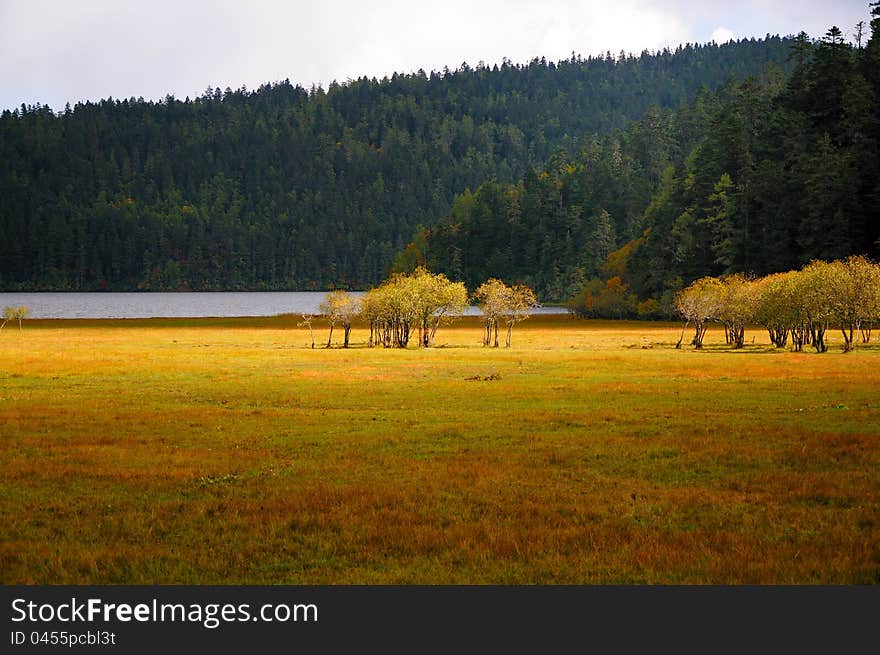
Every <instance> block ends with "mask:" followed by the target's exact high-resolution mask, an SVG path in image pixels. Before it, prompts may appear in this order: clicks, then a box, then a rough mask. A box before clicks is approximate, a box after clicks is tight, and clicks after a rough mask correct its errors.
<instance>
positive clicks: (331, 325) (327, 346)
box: [324, 323, 333, 348]
mask: <svg viewBox="0 0 880 655" xmlns="http://www.w3.org/2000/svg"><path fill="white" fill-rule="evenodd" d="M332 340H333V323H331V324H330V336H328V337H327V345H326V346H324V347H325V348H329V347H330V342H331V341H332Z"/></svg>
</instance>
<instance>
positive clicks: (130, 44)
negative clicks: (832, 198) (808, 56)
mask: <svg viewBox="0 0 880 655" xmlns="http://www.w3.org/2000/svg"><path fill="white" fill-rule="evenodd" d="M867 19H868V0H835V1H833V2H828V1H826V2H820V1H817V0H798V1H796V2H790V1H789V2H772V1H770V0H739V1H737V2H731V1H730V0H724V1H720V0H710V1H707V2H704V1H701V0H668V1H663V0H548V1H546V2H544V1H541V2H539V1H538V0H445V1H444V2H419V1H418V0H387V1H383V2H371V1H369V0H359V1H358V0H335V1H334V0H330V1H325V2H321V1H320V0H318V1H316V0H310V1H309V2H300V1H298V0H289V1H284V0H249V1H248V2H244V1H241V2H239V1H233V0H150V1H149V2H144V1H142V0H0V109H6V108H14V107H17V106H19V105H20V104H21V103H22V102H24V103H27V104H35V103H40V104H48V105H49V106H51V107H52V108H53V109H62V108H63V107H64V104H65V103H66V102H70V103H71V104H75V103H76V102H77V101H79V100H97V99H101V98H106V97H108V96H112V97H114V98H128V97H132V96H134V97H139V96H143V97H144V98H147V99H158V98H163V97H164V96H165V95H166V94H168V93H172V94H174V95H175V96H176V97H178V98H181V99H182V98H184V97H185V96H190V97H194V96H196V95H199V94H201V92H202V91H204V90H205V88H206V87H208V86H209V85H210V86H214V87H216V86H220V87H222V88H225V87H227V86H229V87H232V88H238V87H240V86H241V85H243V84H244V85H247V87H248V88H251V89H253V88H256V87H257V86H259V85H260V84H261V83H263V82H274V81H279V80H283V79H285V78H289V79H290V81H291V82H293V83H300V84H302V85H303V86H310V85H311V84H312V83H318V84H322V85H324V86H326V85H327V84H328V83H329V82H331V81H332V80H334V79H335V80H338V81H340V82H341V81H344V80H346V79H348V78H356V77H359V76H361V75H368V76H370V77H372V76H376V77H382V76H383V75H385V74H391V73H392V72H394V71H399V72H412V71H416V70H418V69H419V68H422V69H424V70H426V71H431V70H441V69H442V68H443V67H444V66H449V67H450V68H452V69H454V68H457V67H458V66H459V65H460V64H461V63H462V62H463V61H467V62H468V64H470V65H471V66H474V65H476V64H477V62H479V61H480V60H482V61H484V62H486V63H487V64H488V65H492V64H494V63H500V62H501V60H502V58H503V57H507V58H508V59H510V60H512V61H514V62H528V61H529V60H531V59H532V58H534V57H540V56H545V57H547V58H548V59H549V60H558V59H564V58H567V57H568V56H569V55H570V54H571V53H572V52H576V53H579V54H581V55H584V56H586V55H591V54H599V53H603V52H605V51H606V50H610V51H611V52H612V53H614V54H617V53H618V52H619V51H620V50H625V51H627V52H633V53H639V52H641V51H642V50H644V49H646V48H647V49H649V50H655V49H660V48H663V47H665V46H669V47H671V48H674V47H676V46H677V45H679V44H681V43H687V42H699V43H704V42H707V41H710V40H712V39H713V38H714V39H715V40H716V41H717V42H719V43H720V42H722V41H726V40H728V39H729V38H743V37H752V36H754V37H763V36H764V35H765V34H767V33H770V34H780V35H782V36H785V35H787V34H794V33H796V32H798V31H800V30H802V29H803V30H806V31H807V32H808V33H809V34H810V35H811V36H814V37H818V36H821V35H822V34H824V32H825V31H826V30H827V29H828V27H830V26H831V25H835V24H836V25H839V26H840V27H841V29H843V31H844V33H845V34H847V35H848V36H849V35H851V34H852V32H853V29H854V26H855V24H856V23H857V22H858V21H860V20H866V21H867Z"/></svg>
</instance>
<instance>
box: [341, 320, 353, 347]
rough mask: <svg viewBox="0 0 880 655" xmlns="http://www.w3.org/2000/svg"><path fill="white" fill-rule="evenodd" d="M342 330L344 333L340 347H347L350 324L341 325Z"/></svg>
mask: <svg viewBox="0 0 880 655" xmlns="http://www.w3.org/2000/svg"><path fill="white" fill-rule="evenodd" d="M342 331H343V334H344V339H343V343H342V347H343V348H348V337H349V335H350V334H351V324H350V323H349V324H348V325H343V326H342Z"/></svg>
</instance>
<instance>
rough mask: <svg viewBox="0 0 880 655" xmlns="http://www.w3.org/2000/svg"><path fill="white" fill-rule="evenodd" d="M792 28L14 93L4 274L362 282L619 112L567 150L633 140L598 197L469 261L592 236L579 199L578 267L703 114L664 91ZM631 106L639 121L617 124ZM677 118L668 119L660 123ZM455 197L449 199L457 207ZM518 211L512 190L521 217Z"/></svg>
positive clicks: (152, 280)
mask: <svg viewBox="0 0 880 655" xmlns="http://www.w3.org/2000/svg"><path fill="white" fill-rule="evenodd" d="M789 50H790V43H789V42H787V41H785V40H783V39H780V38H778V37H773V38H770V37H768V38H767V39H764V40H749V41H745V40H744V41H741V42H739V43H730V44H727V45H722V46H717V45H715V44H711V45H706V46H686V47H682V48H679V49H678V50H676V51H675V52H669V51H663V52H660V53H656V54H649V53H647V52H646V53H643V54H642V55H640V56H631V55H621V56H619V57H616V58H615V57H612V56H611V55H610V54H609V55H607V56H606V57H600V58H588V59H581V58H580V57H572V59H569V60H566V61H561V62H557V63H553V62H546V61H544V60H534V61H532V62H530V63H529V64H527V65H514V64H511V63H509V62H504V64H503V65H501V66H493V67H491V68H489V67H486V66H483V65H480V66H478V67H477V68H471V67H469V66H467V65H464V64H463V65H461V66H460V67H459V68H458V69H457V70H456V71H448V70H445V71H442V72H432V73H431V74H425V73H423V72H421V71H420V72H419V73H417V74H411V75H394V76H393V77H391V78H386V79H383V80H375V79H372V80H370V79H366V78H362V79H358V80H354V81H350V82H347V83H344V84H332V85H330V87H329V88H327V89H326V90H324V89H321V88H314V89H311V90H306V89H303V88H301V87H298V86H294V85H292V84H290V83H289V82H282V83H278V84H271V85H265V86H262V87H261V88H259V89H258V90H256V91H247V90H246V89H239V90H236V91H232V90H230V89H227V90H226V91H221V90H219V89H212V88H208V89H207V90H206V91H205V93H204V94H203V95H202V96H201V97H199V98H196V99H194V100H190V99H186V100H179V99H175V98H172V97H168V98H166V100H165V101H163V102H145V101H143V100H136V99H129V100H121V101H120V100H112V99H107V100H104V101H101V102H98V103H90V102H89V103H83V104H77V105H76V106H75V107H73V108H72V109H71V108H66V109H65V110H64V111H60V112H57V113H53V111H51V110H50V109H49V108H48V107H40V106H23V107H22V108H21V109H20V110H17V111H15V112H8V111H7V112H4V113H3V115H2V117H0V199H2V202H0V288H2V289H6V290H11V289H25V288H26V289H62V290H64V289H69V290H77V289H82V290H87V289H101V288H110V289H264V288H265V289H325V288H327V287H328V286H331V285H333V286H342V287H350V288H363V287H366V286H368V285H371V284H374V283H376V282H378V281H379V280H380V279H381V278H382V277H383V276H384V275H385V274H386V273H387V272H388V269H389V266H390V264H391V261H392V258H393V257H394V254H395V253H396V252H398V251H399V250H400V249H402V248H403V247H404V246H405V245H406V244H407V242H409V241H410V239H411V238H412V235H413V234H414V232H415V231H416V228H417V227H418V226H419V225H425V226H431V225H434V224H435V223H436V222H437V221H438V220H439V219H441V218H443V217H444V216H448V215H449V214H450V208H451V206H452V201H453V199H454V197H455V196H456V194H460V193H462V192H464V190H465V189H466V188H476V187H478V185H480V184H481V183H484V182H487V181H489V180H495V181H496V182H495V183H493V184H497V185H501V186H489V187H484V188H483V190H481V191H479V192H478V193H477V195H488V194H490V193H493V192H492V191H490V189H504V192H503V193H502V196H503V195H505V194H508V193H509V192H510V189H513V188H514V187H508V186H505V185H506V184H507V183H509V182H511V181H512V180H516V179H519V178H521V177H523V176H524V175H525V176H526V180H525V182H524V184H525V185H526V187H530V186H531V185H532V184H533V181H532V179H533V178H534V179H535V180H539V181H540V183H541V184H551V182H547V181H546V180H545V178H544V177H542V176H541V175H538V174H536V173H533V172H529V171H531V170H532V169H533V168H534V167H536V166H541V165H543V164H544V163H545V162H547V161H548V159H549V160H550V170H551V173H550V175H551V177H552V180H553V182H552V184H556V182H557V181H558V179H559V176H564V175H567V174H568V173H566V169H565V168H564V167H567V166H569V155H568V154H556V155H554V154H553V153H575V152H577V151H578V149H579V148H581V144H582V143H584V135H592V134H608V133H610V132H612V131H614V130H621V129H625V130H626V132H625V134H630V135H632V137H631V139H630V141H626V139H625V138H619V139H617V140H608V139H605V140H599V141H596V142H595V144H594V141H593V140H592V139H591V138H588V139H587V141H586V143H587V146H586V147H585V149H584V148H581V151H582V154H581V155H577V157H578V159H576V160H575V161H576V162H579V163H577V164H576V166H579V165H583V166H586V165H587V162H588V161H593V160H595V161H596V166H597V167H603V170H604V169H608V173H607V174H608V175H619V174H624V173H623V172H621V171H626V169H622V168H619V167H620V166H625V165H628V164H626V162H627V161H629V160H630V159H632V160H633V161H639V162H641V164H640V166H641V168H635V169H633V170H632V171H629V172H626V173H625V174H627V175H631V176H632V182H633V184H632V185H631V186H627V185H625V184H622V183H615V184H614V185H612V186H611V187H609V189H607V190H605V189H602V190H599V189H592V188H591V189H590V191H589V193H590V194H593V195H596V197H597V198H598V199H596V200H591V201H590V202H591V204H590V205H589V207H590V208H589V210H587V209H585V210H584V211H585V212H586V213H584V215H583V216H580V215H578V216H575V215H574V213H573V210H572V207H573V205H572V201H571V200H569V199H564V200H562V201H561V202H562V204H561V205H560V208H561V209H560V211H561V212H562V214H563V215H564V216H565V217H566V218H565V219H564V220H570V221H572V223H573V225H572V227H571V228H570V229H569V228H566V229H565V230H564V231H563V232H554V233H553V234H552V235H551V236H550V242H548V241H547V239H546V238H544V235H541V236H542V239H543V240H542V239H534V238H533V237H534V236H535V231H534V229H532V228H527V229H526V234H527V235H528V237H529V239H528V240H527V241H523V242H522V245H523V247H526V248H528V249H531V250H529V253H530V254H528V255H527V259H526V263H524V264H522V266H520V265H519V264H517V266H518V268H513V269H511V268H510V267H506V268H501V269H499V270H497V271H494V270H493V269H492V266H495V263H494V262H495V260H494V259H489V260H486V261H485V262H483V263H482V264H480V265H483V264H485V266H486V270H493V272H494V273H495V274H496V275H504V274H509V273H511V272H516V273H517V274H520V273H522V274H523V275H525V274H529V275H532V276H538V275H544V272H543V271H545V269H546V270H550V271H555V269H554V267H561V269H566V268H567V267H568V266H569V264H570V263H571V262H572V261H575V259H574V258H576V257H583V256H585V255H583V252H585V251H584V250H583V248H585V247H587V245H588V244H589V243H591V242H590V240H589V239H588V237H589V235H590V234H592V232H593V231H595V225H593V223H594V222H591V218H590V217H591V216H592V215H593V214H592V212H593V207H594V206H595V208H596V210H597V211H598V208H600V207H601V208H602V209H605V210H606V211H607V212H608V214H609V215H610V218H609V219H605V218H603V219H602V221H601V224H602V225H603V228H602V229H603V230H606V232H608V234H606V233H605V232H603V233H602V234H603V239H604V240H602V241H601V244H600V245H590V246H589V248H592V250H590V253H591V254H590V258H591V259H590V260H589V261H588V262H586V263H585V266H586V267H587V269H589V271H590V272H592V270H593V269H594V268H595V266H593V264H590V262H594V261H599V260H600V259H602V257H603V256H604V254H605V250H608V249H612V248H614V247H616V246H617V245H619V244H620V243H622V242H624V241H626V240H627V239H629V238H631V237H633V236H638V234H640V233H641V232H640V231H641V230H642V227H643V226H642V224H641V220H642V219H641V214H642V210H643V209H644V205H645V204H646V202H647V199H648V198H649V196H650V194H651V193H652V192H653V191H654V190H655V189H656V188H657V185H658V184H659V183H660V182H661V179H666V178H663V175H664V168H665V166H666V164H667V163H668V162H673V161H678V160H680V159H681V157H682V156H683V153H686V152H688V151H689V149H690V140H691V139H690V137H689V136H688V135H689V134H690V133H691V131H692V130H693V129H696V128H697V127H699V128H701V129H702V127H703V126H704V122H705V120H706V117H705V116H703V114H702V113H701V111H699V110H688V111H689V112H690V113H692V114H694V120H697V121H698V122H699V121H702V122H699V125H697V126H691V125H687V124H686V123H685V122H683V119H680V118H678V119H674V120H673V119H672V117H671V114H670V113H669V111H668V110H670V109H677V108H678V107H680V106H681V105H683V104H686V103H689V102H691V101H693V100H694V98H695V97H697V94H698V92H699V90H700V89H701V88H703V87H707V88H713V89H714V88H716V87H718V86H719V85H720V84H722V83H724V82H726V81H727V80H729V79H730V78H736V79H745V78H746V77H747V76H750V75H756V74H760V73H762V72H763V71H764V70H766V68H767V66H768V65H769V64H776V65H777V66H781V67H785V66H786V65H787V64H786V55H787V53H788V51H789ZM846 52H847V56H849V55H850V54H851V53H849V51H848V50H846ZM700 97H701V98H703V102H705V101H708V100H707V99H709V98H710V96H708V95H707V94H706V93H703V94H702V95H701V96H700ZM655 107H656V108H657V109H652V108H655ZM649 110H650V112H649ZM646 112H649V113H648V115H647V117H646V118H644V119H643V120H642V122H641V123H640V124H639V126H637V127H632V126H631V127H626V126H627V124H628V121H630V120H632V119H640V118H641V117H643V116H645V114H646ZM685 115H687V112H685V114H682V116H685ZM676 121H677V122H676ZM673 125H675V126H676V129H678V130H680V131H681V133H682V134H681V135H680V137H677V136H676V135H674V134H671V133H670V132H669V130H670V129H671V126H673ZM838 136H839V135H832V141H831V142H830V146H829V147H830V148H832V149H834V148H837V147H838V145H839V144H838V142H837V141H835V139H836V138H838ZM847 138H849V137H847ZM658 139H659V140H658ZM618 141H619V142H620V149H619V152H618V149H617V145H616V144H617V143H618ZM837 152H838V151H837V150H831V151H829V153H830V154H829V155H828V156H834V155H835V153H837ZM590 158H592V159H590ZM590 165H592V164H590ZM615 167H618V168H615ZM730 172H731V174H736V173H737V172H738V171H736V170H732V171H730ZM603 174H604V173H603ZM713 174H714V173H713ZM597 179H599V178H597ZM677 179H678V178H677V177H675V178H673V180H666V182H665V184H666V185H667V186H668V185H670V184H673V181H674V180H677ZM737 183H741V182H740V181H739V180H737ZM563 195H564V194H563ZM600 196H601V197H600ZM591 197H592V196H591ZM467 202H469V201H467V200H466V199H464V200H461V199H460V200H458V201H457V203H456V210H455V211H456V212H458V213H459V214H460V213H461V212H462V211H464V210H463V209H462V207H463V206H464V205H466V204H467ZM553 202H556V200H555V199H554V200H553ZM475 206H476V205H475ZM584 207H586V205H584ZM532 211H533V210H532V208H531V207H530V206H529V205H528V202H527V201H526V200H525V199H524V200H523V203H522V209H521V212H522V222H521V223H520V224H528V223H529V222H530V221H531V217H532V213H530V212H532ZM456 215H457V214H456ZM596 215H597V216H604V214H603V213H602V212H599V213H597V214H596ZM511 220H512V223H511V224H514V223H516V217H511ZM553 220H554V221H555V220H556V219H553ZM577 221H581V224H580V227H578V226H577V225H576V224H577ZM553 225H555V223H554V224H553ZM606 228H607V229H606ZM535 229H537V228H535ZM541 229H543V228H541ZM548 229H549V228H548ZM519 235H520V233H519V232H516V235H515V236H513V237H510V238H516V239H519V238H520V236H519ZM496 236H497V237H498V238H499V239H501V236H502V235H496ZM492 238H495V237H494V236H493V237H492ZM504 238H507V239H508V240H507V242H506V243H510V238H508V237H504ZM545 242H546V243H545ZM551 242H552V243H551ZM477 243H478V241H477V240H475V241H474V242H473V244H471V245H468V246H466V247H476V245H475V244H477ZM481 247H482V246H481ZM656 250H657V252H661V251H662V247H659V248H657V249H656ZM532 251H534V252H532ZM490 264H491V266H490ZM532 264H534V265H535V266H538V267H540V269H538V268H535V269H530V268H528V267H530V266H532ZM461 265H462V266H464V267H465V268H466V269H467V270H468V271H471V270H472V269H473V268H474V267H475V266H477V264H476V263H475V262H473V261H470V260H468V261H466V262H464V263H462V264H461ZM499 266H500V264H499ZM523 267H525V268H523ZM527 269H528V270H527ZM539 270H540V271H542V272H540V273H539ZM585 270H586V269H585ZM553 276H554V277H553V279H554V280H556V278H557V277H559V279H568V278H567V277H566V276H569V274H568V273H567V272H566V271H565V270H560V271H559V273H558V275H557V273H556V272H554V273H553ZM569 277H570V276H569ZM536 279H537V278H536ZM644 284H645V288H646V289H648V288H650V289H651V290H653V289H654V287H651V285H650V283H649V282H647V281H646V282H645V283H644ZM553 285H555V286H553ZM553 285H551V284H550V283H543V282H542V285H541V286H542V290H543V291H544V292H545V293H551V294H557V293H560V292H561V291H562V290H563V289H567V288H570V286H571V284H570V283H569V282H565V283H562V282H559V283H557V282H553ZM655 286H656V285H655Z"/></svg>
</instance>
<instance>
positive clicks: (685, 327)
mask: <svg viewBox="0 0 880 655" xmlns="http://www.w3.org/2000/svg"><path fill="white" fill-rule="evenodd" d="M690 324H691V322H690V321H685V322H684V325H682V326H681V335H680V336H679V337H678V343H677V344H675V349H676V350H680V349H681V342H682V340H683V339H684V331H685V330H687V327H688V325H690Z"/></svg>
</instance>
